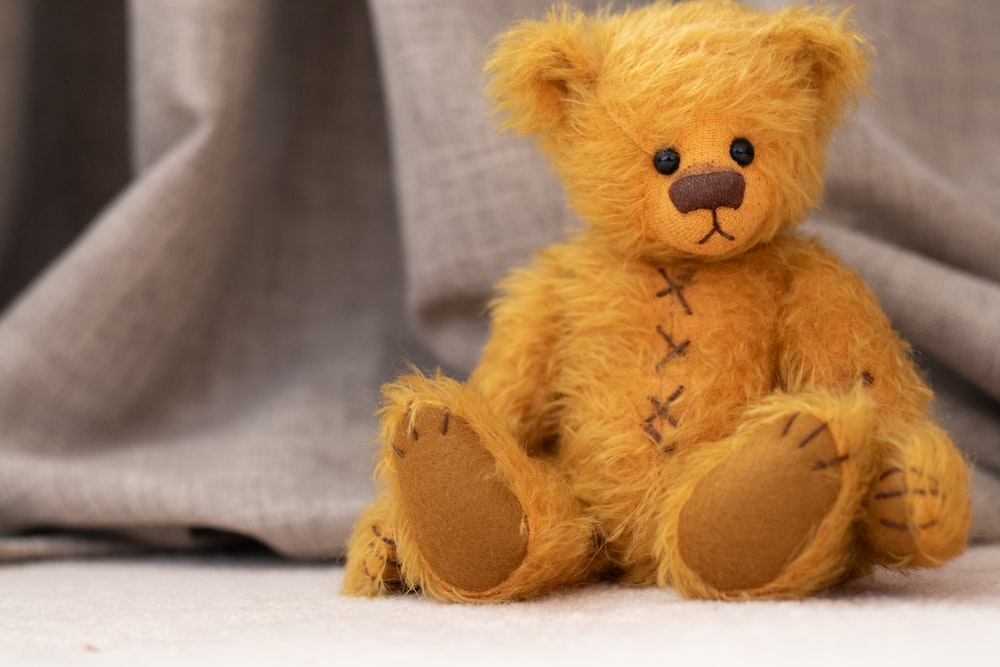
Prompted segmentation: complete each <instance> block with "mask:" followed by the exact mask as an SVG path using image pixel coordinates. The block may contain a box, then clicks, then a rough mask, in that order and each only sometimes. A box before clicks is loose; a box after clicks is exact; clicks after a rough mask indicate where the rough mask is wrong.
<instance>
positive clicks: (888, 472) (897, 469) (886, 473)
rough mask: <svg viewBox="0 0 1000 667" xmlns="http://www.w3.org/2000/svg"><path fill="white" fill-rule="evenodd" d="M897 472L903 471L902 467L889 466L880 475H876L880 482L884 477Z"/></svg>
mask: <svg viewBox="0 0 1000 667" xmlns="http://www.w3.org/2000/svg"><path fill="white" fill-rule="evenodd" d="M897 472H903V469H902V468H898V467H894V468H889V469H888V470H886V471H885V472H883V473H882V474H881V475H879V476H878V481H880V482H881V481H882V480H883V479H885V478H886V477H889V476H891V475H895V474H896V473H897Z"/></svg>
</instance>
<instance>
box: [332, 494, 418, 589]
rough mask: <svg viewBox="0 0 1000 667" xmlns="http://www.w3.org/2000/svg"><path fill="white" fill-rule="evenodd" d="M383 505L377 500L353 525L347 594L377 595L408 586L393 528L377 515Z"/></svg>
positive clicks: (345, 581)
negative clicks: (404, 577)
mask: <svg viewBox="0 0 1000 667" xmlns="http://www.w3.org/2000/svg"><path fill="white" fill-rule="evenodd" d="M382 509H383V508H381V507H380V506H379V505H378V503H376V504H375V505H373V506H372V507H370V508H368V509H367V510H366V511H365V513H364V514H362V516H361V518H360V519H359V520H358V522H357V523H356V524H355V526H354V532H353V534H352V535H351V539H350V541H349V543H348V552H347V554H348V557H347V568H346V572H345V574H344V584H343V590H344V593H346V594H348V595H364V596H367V597H376V596H379V595H389V594H393V593H402V592H404V591H405V590H406V586H405V584H404V583H403V576H402V571H401V566H400V562H399V557H398V555H397V553H396V540H395V539H394V535H393V531H392V529H391V528H390V527H389V524H388V523H387V522H386V521H384V520H383V519H382V518H380V517H379V516H378V513H379V511H380V510H382Z"/></svg>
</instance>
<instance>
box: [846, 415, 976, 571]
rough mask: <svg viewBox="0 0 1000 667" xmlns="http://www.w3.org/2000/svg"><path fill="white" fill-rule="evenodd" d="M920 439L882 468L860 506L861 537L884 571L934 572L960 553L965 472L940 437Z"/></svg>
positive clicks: (966, 513) (928, 433)
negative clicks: (919, 569) (921, 569)
mask: <svg viewBox="0 0 1000 667" xmlns="http://www.w3.org/2000/svg"><path fill="white" fill-rule="evenodd" d="M920 435H922V436H923V437H920V438H919V440H918V441H917V442H915V443H914V444H912V445H910V446H908V447H905V448H899V449H897V451H896V452H894V453H893V455H892V456H890V458H889V459H888V460H887V461H886V462H884V463H883V466H882V467H881V468H880V469H879V471H878V473H877V475H876V478H875V481H874V483H873V484H872V487H871V490H870V491H869V493H868V496H867V497H866V499H865V502H864V506H865V510H866V517H865V520H864V522H863V524H862V538H863V540H864V542H865V544H866V545H867V546H868V547H869V548H870V549H871V550H872V551H873V552H874V553H875V554H876V557H875V561H876V562H877V563H879V564H881V565H885V566H887V567H894V568H906V567H935V566H938V565H942V564H944V563H945V562H946V561H948V560H949V559H951V558H954V557H955V556H957V555H959V554H961V553H962V551H963V550H964V549H965V544H966V539H967V533H968V527H969V521H970V509H969V502H968V471H967V469H966V467H965V464H964V463H963V461H962V459H961V456H960V455H959V454H958V452H957V451H956V450H955V449H954V447H953V446H952V445H951V443H950V441H948V439H947V436H945V435H944V433H943V432H941V431H940V430H939V429H937V428H936V427H929V428H927V429H924V430H923V432H922V433H921V434H920Z"/></svg>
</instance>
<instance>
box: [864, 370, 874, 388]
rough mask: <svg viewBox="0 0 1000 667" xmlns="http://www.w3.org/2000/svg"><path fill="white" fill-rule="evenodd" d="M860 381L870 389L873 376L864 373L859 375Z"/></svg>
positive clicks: (866, 372)
mask: <svg viewBox="0 0 1000 667" xmlns="http://www.w3.org/2000/svg"><path fill="white" fill-rule="evenodd" d="M861 381H862V382H864V383H865V384H866V385H867V386H869V387H870V386H872V385H873V384H875V376H874V375H872V374H871V373H869V372H868V371H864V372H863V373H862V374H861Z"/></svg>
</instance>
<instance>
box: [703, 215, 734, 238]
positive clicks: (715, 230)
mask: <svg viewBox="0 0 1000 667" xmlns="http://www.w3.org/2000/svg"><path fill="white" fill-rule="evenodd" d="M716 234H718V235H719V236H721V237H722V238H724V239H726V240H727V241H735V240H736V237H735V236H733V235H732V234H729V233H727V232H726V230H724V229H723V228H722V226H721V225H720V224H719V215H718V209H715V208H713V209H712V230H711V231H710V232H708V234H705V236H704V238H702V239H701V240H700V241H698V245H704V244H706V243H708V240H709V239H711V238H712V237H713V236H715V235H716Z"/></svg>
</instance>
